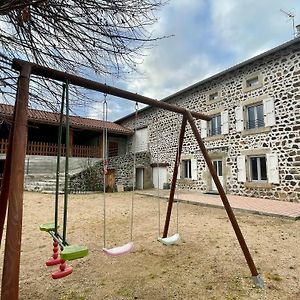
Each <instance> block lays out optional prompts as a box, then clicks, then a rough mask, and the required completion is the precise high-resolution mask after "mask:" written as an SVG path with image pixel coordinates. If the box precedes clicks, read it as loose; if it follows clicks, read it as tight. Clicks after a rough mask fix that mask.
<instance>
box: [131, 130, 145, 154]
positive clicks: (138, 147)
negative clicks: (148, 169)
mask: <svg viewBox="0 0 300 300" xmlns="http://www.w3.org/2000/svg"><path fill="white" fill-rule="evenodd" d="M134 144H135V145H134V150H135V152H144V151H148V128H142V129H137V130H136V132H135V136H134Z"/></svg>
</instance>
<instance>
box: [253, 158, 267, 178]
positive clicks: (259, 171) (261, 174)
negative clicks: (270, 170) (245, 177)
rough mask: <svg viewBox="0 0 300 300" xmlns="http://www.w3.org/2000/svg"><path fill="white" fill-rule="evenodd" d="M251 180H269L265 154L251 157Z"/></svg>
mask: <svg viewBox="0 0 300 300" xmlns="http://www.w3.org/2000/svg"><path fill="white" fill-rule="evenodd" d="M249 160H250V161H249V167H250V172H249V173H250V181H267V179H268V178H267V164H266V157H265V156H253V157H249Z"/></svg>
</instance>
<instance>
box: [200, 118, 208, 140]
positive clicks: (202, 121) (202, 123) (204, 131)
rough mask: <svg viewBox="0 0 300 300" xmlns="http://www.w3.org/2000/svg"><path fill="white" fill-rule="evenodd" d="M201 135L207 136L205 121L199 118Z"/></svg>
mask: <svg viewBox="0 0 300 300" xmlns="http://www.w3.org/2000/svg"><path fill="white" fill-rule="evenodd" d="M201 137H202V138H205V137H207V121H205V120H201Z"/></svg>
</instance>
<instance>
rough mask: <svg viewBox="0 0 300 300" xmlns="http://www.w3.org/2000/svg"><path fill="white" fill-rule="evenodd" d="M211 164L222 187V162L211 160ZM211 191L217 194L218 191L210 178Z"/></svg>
mask: <svg viewBox="0 0 300 300" xmlns="http://www.w3.org/2000/svg"><path fill="white" fill-rule="evenodd" d="M212 163H213V166H214V168H215V171H216V173H217V176H218V178H219V180H220V182H221V184H222V186H223V184H224V179H223V161H222V160H221V159H213V160H212ZM211 190H212V191H213V192H217V191H218V189H217V187H216V185H215V182H214V180H213V178H212V177H211Z"/></svg>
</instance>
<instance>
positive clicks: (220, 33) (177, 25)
mask: <svg viewBox="0 0 300 300" xmlns="http://www.w3.org/2000/svg"><path fill="white" fill-rule="evenodd" d="M281 8H282V9H285V10H287V11H289V10H291V11H293V12H295V14H296V19H295V23H296V24H298V23H300V19H299V17H300V16H298V15H297V10H298V11H299V10H300V3H299V1H298V0H286V1H285V2H284V6H283V3H282V1H279V0H264V1H252V0H243V1H241V0H226V1H219V0H210V1H204V0H191V1H181V0H173V1H170V4H169V5H167V6H165V7H163V8H162V10H161V12H160V13H159V21H158V23H157V24H155V26H154V27H153V31H154V34H155V35H158V36H165V35H174V36H172V37H170V38H167V39H164V40H160V41H158V42H157V46H156V47H154V48H152V49H150V50H147V52H145V53H144V54H145V57H144V60H143V63H142V64H140V65H138V66H137V68H138V71H139V74H136V75H135V76H134V77H132V78H127V79H126V81H125V80H124V81H118V82H115V83H116V85H118V86H120V87H121V88H123V89H126V90H129V91H131V92H135V93H139V94H142V95H145V96H148V97H152V98H154V99H162V98H164V97H166V96H169V95H171V94H173V93H175V92H177V91H179V90H181V89H183V88H185V87H187V86H189V85H191V84H194V83H196V82H198V81H200V80H202V79H204V78H207V77H209V76H211V75H214V74H216V73H218V72H220V71H222V70H224V69H226V68H228V67H231V66H233V65H235V64H237V63H239V62H242V61H243V60H245V59H248V58H250V57H253V56H255V55H258V54H260V53H262V52H264V51H266V50H269V49H271V48H273V47H275V46H277V45H280V44H282V43H284V42H286V41H288V40H290V39H292V38H293V35H292V34H293V31H292V25H291V22H289V21H288V19H287V18H286V16H285V15H284V14H283V13H281V12H280V9H281ZM129 107H130V106H128V104H127V103H125V104H124V102H122V100H117V104H115V106H114V110H113V111H112V119H118V118H119V117H121V116H125V115H126V114H127V112H128V111H130V113H131V112H133V109H132V108H130V109H129ZM114 115H115V116H116V117H115V118H114V117H113V116H114Z"/></svg>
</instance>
